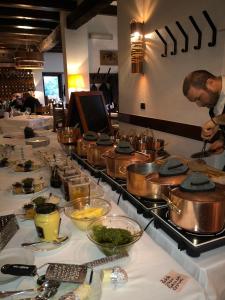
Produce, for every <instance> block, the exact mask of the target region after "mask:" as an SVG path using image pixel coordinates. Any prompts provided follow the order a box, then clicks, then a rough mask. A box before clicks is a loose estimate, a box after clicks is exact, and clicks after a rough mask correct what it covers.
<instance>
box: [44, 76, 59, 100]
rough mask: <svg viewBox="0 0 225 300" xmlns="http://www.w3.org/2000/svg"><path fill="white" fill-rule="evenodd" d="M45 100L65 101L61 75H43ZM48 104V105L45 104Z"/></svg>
mask: <svg viewBox="0 0 225 300" xmlns="http://www.w3.org/2000/svg"><path fill="white" fill-rule="evenodd" d="M42 77H43V85H44V94H45V100H46V102H47V99H62V100H63V85H62V74H61V73H42ZM45 104H47V103H45Z"/></svg>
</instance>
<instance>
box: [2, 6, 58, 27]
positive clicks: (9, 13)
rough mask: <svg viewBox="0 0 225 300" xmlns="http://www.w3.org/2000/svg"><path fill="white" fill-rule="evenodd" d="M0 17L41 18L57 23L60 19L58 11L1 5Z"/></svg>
mask: <svg viewBox="0 0 225 300" xmlns="http://www.w3.org/2000/svg"><path fill="white" fill-rule="evenodd" d="M0 18H6V19H28V20H42V21H48V22H57V23H58V22H59V20H60V17H59V13H58V12H50V11H39V10H28V9H18V8H9V7H1V9H0Z"/></svg>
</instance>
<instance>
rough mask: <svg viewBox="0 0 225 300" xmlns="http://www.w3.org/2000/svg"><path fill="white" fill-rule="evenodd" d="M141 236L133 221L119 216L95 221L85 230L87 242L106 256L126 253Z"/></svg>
mask: <svg viewBox="0 0 225 300" xmlns="http://www.w3.org/2000/svg"><path fill="white" fill-rule="evenodd" d="M142 234H143V229H142V228H141V226H140V225H139V224H138V223H137V222H136V221H135V220H133V219H131V218H129V217H126V216H119V215H112V216H105V217H102V218H99V219H96V220H95V221H93V222H92V223H90V224H89V226H88V228H87V236H88V238H89V240H90V241H92V242H93V243H94V244H95V245H96V246H97V247H98V248H99V249H100V250H101V251H102V252H103V253H104V254H105V255H107V256H109V255H115V254H121V253H123V252H128V251H129V250H130V248H131V247H132V246H133V245H134V244H135V243H136V242H137V241H138V240H139V239H140V238H141V236H142Z"/></svg>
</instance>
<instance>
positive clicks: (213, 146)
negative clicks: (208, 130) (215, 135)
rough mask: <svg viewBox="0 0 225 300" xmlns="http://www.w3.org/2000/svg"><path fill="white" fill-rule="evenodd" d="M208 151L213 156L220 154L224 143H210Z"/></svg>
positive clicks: (219, 141) (218, 141)
mask: <svg viewBox="0 0 225 300" xmlns="http://www.w3.org/2000/svg"><path fill="white" fill-rule="evenodd" d="M208 150H210V151H212V152H213V153H215V154H220V153H222V152H223V151H224V141H222V140H217V141H215V142H214V143H212V144H211V145H210V147H209V149H208Z"/></svg>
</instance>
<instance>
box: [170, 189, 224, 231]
mask: <svg viewBox="0 0 225 300" xmlns="http://www.w3.org/2000/svg"><path fill="white" fill-rule="evenodd" d="M215 185H216V187H215V190H213V191H207V192H194V193H193V192H186V191H182V190H181V189H180V188H175V189H172V190H171V191H170V197H169V198H170V199H168V204H169V206H170V213H169V218H170V220H171V221H172V222H173V223H174V224H175V225H176V226H178V227H181V228H183V229H185V230H188V231H191V232H195V233H201V234H207V233H217V232H220V231H221V230H222V229H223V228H224V225H225V200H224V199H225V186H224V185H222V184H219V183H215Z"/></svg>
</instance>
